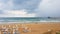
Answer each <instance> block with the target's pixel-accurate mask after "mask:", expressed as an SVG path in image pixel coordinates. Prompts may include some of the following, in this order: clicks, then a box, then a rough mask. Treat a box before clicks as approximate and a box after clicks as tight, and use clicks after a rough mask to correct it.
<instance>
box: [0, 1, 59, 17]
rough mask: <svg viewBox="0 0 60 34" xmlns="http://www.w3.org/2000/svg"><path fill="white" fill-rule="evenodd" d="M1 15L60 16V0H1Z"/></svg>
mask: <svg viewBox="0 0 60 34" xmlns="http://www.w3.org/2000/svg"><path fill="white" fill-rule="evenodd" d="M0 17H60V0H0Z"/></svg>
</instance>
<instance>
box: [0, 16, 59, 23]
mask: <svg viewBox="0 0 60 34" xmlns="http://www.w3.org/2000/svg"><path fill="white" fill-rule="evenodd" d="M35 22H37V23H41V22H60V18H59V17H0V24H4V23H35Z"/></svg>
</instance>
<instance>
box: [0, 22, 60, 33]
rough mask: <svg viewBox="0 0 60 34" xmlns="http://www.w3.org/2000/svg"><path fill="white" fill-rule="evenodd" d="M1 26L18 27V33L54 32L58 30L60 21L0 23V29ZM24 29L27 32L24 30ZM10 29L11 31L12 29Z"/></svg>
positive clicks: (59, 29)
mask: <svg viewBox="0 0 60 34" xmlns="http://www.w3.org/2000/svg"><path fill="white" fill-rule="evenodd" d="M2 26H3V27H6V28H11V29H12V28H13V27H15V28H18V31H19V32H20V34H56V32H59V31H60V22H49V23H47V22H43V23H24V24H22V23H11V24H0V29H1V28H2ZM25 29H26V30H27V32H24V30H25ZM0 31H1V30H0ZM10 31H11V32H13V30H10ZM2 34H3V33H2Z"/></svg>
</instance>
